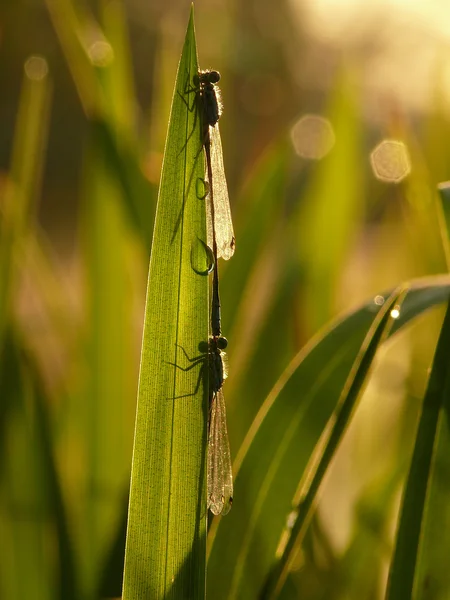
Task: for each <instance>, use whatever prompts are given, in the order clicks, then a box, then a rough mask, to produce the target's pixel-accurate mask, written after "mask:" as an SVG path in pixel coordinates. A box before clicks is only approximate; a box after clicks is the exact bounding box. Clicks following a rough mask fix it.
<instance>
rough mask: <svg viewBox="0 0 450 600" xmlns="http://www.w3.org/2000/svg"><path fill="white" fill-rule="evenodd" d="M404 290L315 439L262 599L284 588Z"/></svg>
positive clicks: (369, 338) (376, 326) (385, 310)
mask: <svg viewBox="0 0 450 600" xmlns="http://www.w3.org/2000/svg"><path fill="white" fill-rule="evenodd" d="M405 293H406V290H405V291H403V290H396V291H394V292H393V293H392V294H391V296H390V297H389V298H388V300H387V301H386V302H385V303H384V305H383V307H382V309H381V310H380V312H379V314H378V315H377V316H376V317H375V319H374V322H373V323H372V325H371V327H370V329H369V331H368V332H367V335H366V337H365V339H364V341H363V343H362V346H361V349H360V351H359V352H358V355H357V356H356V358H355V362H354V364H353V366H352V369H351V371H350V373H349V376H348V379H347V381H346V382H345V385H344V387H343V389H342V394H341V397H340V398H339V400H338V403H337V405H336V409H335V411H334V413H333V415H332V416H331V418H330V425H331V430H330V431H329V432H328V431H324V434H323V436H321V439H320V440H319V441H318V447H319V453H317V452H316V451H314V452H313V453H312V455H311V458H310V461H309V464H308V466H307V467H306V469H305V473H306V477H305V483H304V485H302V486H301V487H300V488H299V490H298V491H297V493H296V497H297V499H295V500H294V502H293V505H294V508H293V511H294V512H293V514H295V515H296V516H295V520H294V522H293V523H292V521H293V519H291V522H290V523H289V528H286V529H285V532H284V533H283V534H282V539H285V540H286V542H285V544H284V548H278V550H277V555H278V557H277V558H278V561H277V564H276V565H275V567H274V569H273V570H272V573H271V574H270V575H269V577H268V580H267V584H266V586H265V590H264V595H263V597H264V598H277V597H278V596H279V594H280V593H281V590H282V589H283V586H284V584H285V582H286V580H287V577H288V574H289V569H290V567H291V564H292V563H293V560H294V558H295V556H296V554H297V551H298V549H299V547H300V544H301V542H302V539H303V537H304V535H305V533H306V529H307V527H308V525H309V523H310V520H311V516H312V512H313V510H314V505H315V501H316V498H317V493H318V491H319V488H320V485H321V483H322V481H323V478H324V476H325V473H326V471H327V469H328V467H329V465H330V463H331V460H332V458H333V456H334V454H335V452H336V450H337V447H338V445H339V443H340V442H341V440H342V438H343V435H344V433H345V431H346V430H347V428H348V425H349V423H350V420H351V418H352V416H353V414H354V410H355V408H356V403H357V400H358V398H359V397H360V395H361V392H362V389H363V388H364V386H365V384H366V381H367V378H368V375H369V372H370V369H371V367H372V363H373V360H374V358H375V354H376V352H377V350H378V348H379V346H380V345H381V344H382V342H383V341H384V340H385V339H386V338H387V336H388V333H389V329H390V328H391V327H392V324H393V322H394V319H393V317H392V312H393V310H394V307H397V305H398V306H401V298H402V297H403V296H404V295H405ZM291 514H292V513H291Z"/></svg>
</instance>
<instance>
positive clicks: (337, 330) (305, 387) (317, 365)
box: [208, 276, 450, 600]
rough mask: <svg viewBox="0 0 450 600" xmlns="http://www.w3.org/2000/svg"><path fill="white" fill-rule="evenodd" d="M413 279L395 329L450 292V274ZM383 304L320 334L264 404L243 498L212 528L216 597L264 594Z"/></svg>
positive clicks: (246, 456)
mask: <svg viewBox="0 0 450 600" xmlns="http://www.w3.org/2000/svg"><path fill="white" fill-rule="evenodd" d="M410 285H411V289H410V291H409V293H408V295H407V296H406V298H405V300H404V302H403V304H402V310H401V313H400V316H399V318H398V319H397V320H396V322H395V324H394V327H393V328H392V330H391V331H390V335H393V334H394V333H395V332H396V331H398V330H399V329H401V328H403V327H404V326H405V325H406V324H407V323H408V322H409V321H410V320H411V319H413V318H414V317H415V316H417V315H419V314H421V313H422V312H424V311H425V310H427V309H429V308H430V307H431V306H434V305H436V304H437V303H440V302H443V301H445V300H447V299H448V296H449V293H450V279H449V277H447V276H445V277H444V276H441V277H430V278H425V279H422V280H417V281H414V282H411V283H410ZM384 296H385V297H387V295H386V294H385V295H384ZM378 310H379V306H377V304H376V303H375V302H374V301H370V302H368V303H367V304H366V305H363V306H361V307H360V308H359V309H358V310H355V311H354V312H352V313H351V314H349V315H346V316H345V317H344V318H341V319H340V320H338V321H336V322H334V323H332V324H331V325H330V326H329V327H327V328H326V330H325V331H324V332H322V333H321V334H319V335H318V336H316V337H315V338H313V340H311V342H310V343H309V344H308V345H307V346H306V347H305V348H304V349H303V350H302V351H301V352H300V353H299V354H298V355H297V357H296V358H295V359H294V360H293V361H292V363H291V365H289V367H288V368H287V369H286V371H285V373H284V374H283V375H282V377H281V378H280V380H279V381H278V382H277V384H276V385H275V387H274V388H273V390H272V392H271V393H270V394H269V396H268V397H267V399H266V401H265V402H264V404H263V406H262V408H261V410H260V411H259V413H258V415H257V417H256V418H255V420H254V423H253V425H252V427H251V428H250V430H249V432H248V435H247V437H246V439H245V441H244V443H243V444H242V446H241V449H240V451H239V454H238V457H237V459H236V461H235V464H234V469H233V471H234V474H235V497H236V498H239V499H241V500H240V501H236V502H235V503H234V506H233V511H232V512H231V513H230V516H228V517H227V519H226V526H223V524H222V522H219V521H218V522H213V524H212V527H211V530H210V532H209V557H208V593H209V594H210V595H211V597H214V598H215V599H217V600H220V599H222V598H232V597H235V594H236V590H239V594H240V595H242V597H248V598H252V597H257V596H258V594H260V592H261V588H262V586H263V583H264V580H265V578H266V577H267V574H268V572H269V571H270V569H271V568H272V567H273V564H274V559H275V554H276V549H277V547H278V544H279V540H280V535H281V532H282V531H283V530H284V528H285V524H286V518H287V516H288V515H289V514H290V513H291V510H292V499H293V498H294V496H295V493H296V490H297V487H298V484H299V481H300V479H301V477H302V474H303V473H304V472H305V469H306V467H307V465H308V463H309V460H310V458H311V455H312V453H313V450H314V448H315V447H316V445H317V443H318V441H319V439H320V436H321V435H322V433H323V431H324V430H325V427H326V425H327V423H328V422H329V419H330V417H331V415H332V413H333V411H334V410H335V407H336V403H337V402H338V399H339V394H340V391H341V390H342V388H343V387H344V384H345V381H346V380H347V378H348V375H349V372H350V370H351V368H352V365H353V364H354V361H355V358H356V356H357V354H358V351H359V348H360V347H361V344H362V342H363V340H364V338H365V335H366V334H367V331H368V329H369V327H370V325H371V323H372V321H373V319H374V316H375V315H376V313H377V312H378ZM236 524H238V526H236ZM255 561H257V564H258V568H257V569H256V568H255ZM249 572H251V573H252V576H251V577H248V576H247V574H248V573H249Z"/></svg>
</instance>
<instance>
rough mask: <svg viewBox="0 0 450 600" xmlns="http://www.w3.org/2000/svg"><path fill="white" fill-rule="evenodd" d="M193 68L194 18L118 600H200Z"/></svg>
mask: <svg viewBox="0 0 450 600" xmlns="http://www.w3.org/2000/svg"><path fill="white" fill-rule="evenodd" d="M197 72H198V66H197V56H196V46H195V36H194V23H193V13H192V14H191V19H190V22H189V26H188V30H187V34H186V40H185V44H184V48H183V53H182V57H181V61H180V64H179V67H178V75H177V81H176V85H175V90H174V95H173V102H172V111H171V117H170V123H169V131H168V136H167V142H166V149H165V155H164V163H163V171H162V175H161V184H160V192H159V198H158V207H157V214H156V222H155V229H154V237H153V244H152V254H151V259H150V268H149V279H148V290H147V301H146V311H145V324H144V336H143V341H142V355H141V372H140V379H139V392H138V408H137V417H136V430H135V442H134V454H133V465H132V479H131V492H130V507H129V518H128V532H127V544H126V551H125V574H124V589H123V598H124V600H131V599H138V598H139V599H140V598H155V599H157V598H201V597H203V596H204V586H205V552H206V550H205V535H206V487H205V486H206V472H205V466H206V463H205V446H206V423H207V396H208V394H207V386H205V385H204V383H205V382H204V375H205V370H204V369H202V365H204V361H203V360H202V359H200V360H195V359H196V357H198V356H199V349H198V347H199V343H200V342H205V341H206V340H207V339H208V271H209V269H210V267H211V264H209V260H210V255H209V254H208V253H207V252H206V249H205V244H204V242H205V240H206V214H205V184H204V161H203V153H202V152H201V148H202V146H201V143H202V140H201V134H200V123H199V119H198V118H197V117H196V114H195V111H193V110H190V107H191V106H192V102H193V100H194V99H193V98H192V94H189V93H186V90H187V89H188V87H189V85H191V86H192V78H193V76H194V74H196V73H197Z"/></svg>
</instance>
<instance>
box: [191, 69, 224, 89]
mask: <svg viewBox="0 0 450 600" xmlns="http://www.w3.org/2000/svg"><path fill="white" fill-rule="evenodd" d="M219 81H220V73H219V71H211V70H209V69H206V70H205V71H199V72H198V75H194V84H195V85H197V86H198V85H202V84H203V85H207V84H214V83H219Z"/></svg>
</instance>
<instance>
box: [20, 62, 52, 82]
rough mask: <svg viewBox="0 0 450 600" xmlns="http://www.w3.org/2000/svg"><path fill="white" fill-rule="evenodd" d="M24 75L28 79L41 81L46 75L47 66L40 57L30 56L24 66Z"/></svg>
mask: <svg viewBox="0 0 450 600" xmlns="http://www.w3.org/2000/svg"><path fill="white" fill-rule="evenodd" d="M24 69H25V74H26V76H27V77H28V79H32V80H33V81H42V79H45V78H46V77H47V75H48V64H47V61H46V60H45V58H43V57H42V56H30V58H29V59H28V60H27V61H26V62H25V65H24Z"/></svg>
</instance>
